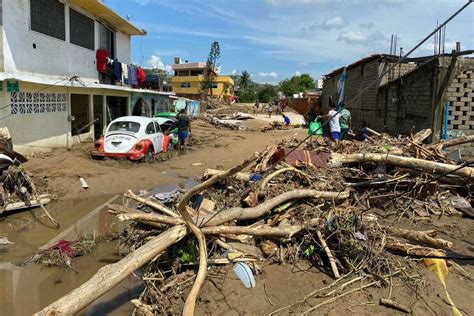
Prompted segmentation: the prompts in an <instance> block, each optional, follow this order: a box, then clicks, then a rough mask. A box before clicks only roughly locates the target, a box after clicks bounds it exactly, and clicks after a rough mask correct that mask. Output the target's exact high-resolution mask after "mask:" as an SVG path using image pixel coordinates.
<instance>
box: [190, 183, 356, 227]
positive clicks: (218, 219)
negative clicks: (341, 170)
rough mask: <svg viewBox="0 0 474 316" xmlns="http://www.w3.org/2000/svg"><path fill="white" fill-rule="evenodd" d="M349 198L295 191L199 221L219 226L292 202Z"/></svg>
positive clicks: (317, 192)
mask: <svg viewBox="0 0 474 316" xmlns="http://www.w3.org/2000/svg"><path fill="white" fill-rule="evenodd" d="M348 197H349V192H348V191H343V192H327V191H317V190H307V189H305V190H293V191H289V192H285V193H283V194H280V195H278V196H276V197H274V198H271V199H269V200H267V201H265V202H263V203H261V204H259V205H257V206H255V207H249V208H241V207H233V208H230V209H227V210H224V211H221V212H218V213H215V214H212V215H207V216H205V217H202V218H200V219H199V220H198V222H197V224H198V225H199V226H218V225H222V224H224V223H227V222H229V221H232V220H236V219H238V220H248V219H255V218H258V217H260V216H262V215H265V214H267V213H269V212H270V211H271V210H272V209H274V208H275V207H277V206H279V205H281V204H283V203H286V202H288V201H291V200H298V199H325V200H333V199H334V200H344V199H347V198H348Z"/></svg>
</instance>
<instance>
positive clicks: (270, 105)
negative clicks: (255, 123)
mask: <svg viewBox="0 0 474 316" xmlns="http://www.w3.org/2000/svg"><path fill="white" fill-rule="evenodd" d="M272 112H273V104H272V102H270V103H268V118H271V117H272Z"/></svg>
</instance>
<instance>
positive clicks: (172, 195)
mask: <svg viewBox="0 0 474 316" xmlns="http://www.w3.org/2000/svg"><path fill="white" fill-rule="evenodd" d="M183 192H184V190H181V189H176V190H173V191H170V192H161V193H156V194H155V195H154V197H155V198H156V199H157V200H158V201H160V202H161V203H163V204H169V203H173V202H175V201H176V199H177V198H178V197H179V196H180V195H181V194H182V193H183Z"/></svg>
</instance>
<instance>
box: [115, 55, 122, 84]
mask: <svg viewBox="0 0 474 316" xmlns="http://www.w3.org/2000/svg"><path fill="white" fill-rule="evenodd" d="M114 78H115V81H119V82H120V83H122V82H123V80H122V63H121V62H119V61H118V60H117V59H115V60H114Z"/></svg>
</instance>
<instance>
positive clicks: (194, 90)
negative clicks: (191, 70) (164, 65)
mask: <svg viewBox="0 0 474 316" xmlns="http://www.w3.org/2000/svg"><path fill="white" fill-rule="evenodd" d="M171 80H172V85H173V92H174V93H176V94H177V95H191V94H193V95H201V93H202V90H201V82H202V81H203V80H204V76H175V77H173V78H172V79H171ZM181 83H189V84H190V86H189V88H182V87H181ZM215 83H216V84H217V88H215V89H212V94H213V95H214V96H230V95H233V92H234V91H233V87H234V80H233V79H232V78H231V77H228V76H218V77H217V78H216V79H215ZM226 86H228V87H230V88H231V89H230V90H229V91H226V90H225V87H226Z"/></svg>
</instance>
